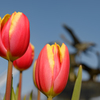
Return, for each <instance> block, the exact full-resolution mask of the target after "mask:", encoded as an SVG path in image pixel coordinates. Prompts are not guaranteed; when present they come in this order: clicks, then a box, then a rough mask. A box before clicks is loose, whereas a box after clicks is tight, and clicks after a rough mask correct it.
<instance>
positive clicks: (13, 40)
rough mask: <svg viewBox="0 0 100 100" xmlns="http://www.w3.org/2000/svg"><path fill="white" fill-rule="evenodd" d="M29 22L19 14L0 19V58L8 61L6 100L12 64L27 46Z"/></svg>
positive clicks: (8, 94) (8, 93) (9, 93)
mask: <svg viewBox="0 0 100 100" xmlns="http://www.w3.org/2000/svg"><path fill="white" fill-rule="evenodd" d="M29 40H30V26H29V20H28V18H27V17H26V15H24V14H23V13H21V12H18V13H17V12H14V13H13V14H12V15H9V14H6V15H5V16H4V17H3V18H2V19H1V17H0V56H1V57H3V58H5V59H7V60H8V73H7V84H6V100H10V97H11V96H10V95H11V79H12V62H13V61H14V60H16V59H18V58H19V57H21V56H22V55H23V54H24V53H25V51H26V50H27V47H28V45H29Z"/></svg>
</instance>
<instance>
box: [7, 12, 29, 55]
mask: <svg viewBox="0 0 100 100" xmlns="http://www.w3.org/2000/svg"><path fill="white" fill-rule="evenodd" d="M9 32H10V36H9V40H10V51H11V54H12V56H17V55H19V57H20V56H22V55H23V54H24V53H25V51H26V49H27V47H28V45H29V40H30V29H29V21H28V18H27V17H26V16H25V15H24V14H23V13H17V14H15V15H14V18H12V21H11V27H10V31H9ZM22 44H23V46H22ZM19 48H20V49H19Z"/></svg>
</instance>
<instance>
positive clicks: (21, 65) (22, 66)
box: [13, 43, 34, 71]
mask: <svg viewBox="0 0 100 100" xmlns="http://www.w3.org/2000/svg"><path fill="white" fill-rule="evenodd" d="M33 59H34V46H33V45H32V44H31V43H30V44H29V46H28V49H27V50H26V52H25V54H24V55H23V56H21V57H20V58H18V59H17V60H15V61H13V65H14V67H15V68H16V69H18V70H20V71H23V70H26V69H28V68H29V67H30V66H31V64H32V62H33Z"/></svg>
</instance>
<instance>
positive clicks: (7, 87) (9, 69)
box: [5, 60, 13, 100]
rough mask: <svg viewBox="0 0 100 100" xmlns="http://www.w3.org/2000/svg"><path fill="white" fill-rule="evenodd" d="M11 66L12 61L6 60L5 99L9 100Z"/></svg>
mask: <svg viewBox="0 0 100 100" xmlns="http://www.w3.org/2000/svg"><path fill="white" fill-rule="evenodd" d="M12 66H13V63H12V62H11V61H10V60H9V61H8V72H7V83H6V96H5V97H6V98H5V100H11V99H10V98H11V83H12Z"/></svg>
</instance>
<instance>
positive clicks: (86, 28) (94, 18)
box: [0, 0, 100, 94]
mask: <svg viewBox="0 0 100 100" xmlns="http://www.w3.org/2000/svg"><path fill="white" fill-rule="evenodd" d="M14 11H16V12H18V11H20V12H23V13H24V14H25V15H26V16H27V17H28V19H29V21H30V34H31V38H30V41H31V43H32V44H33V45H34V46H35V59H36V58H37V57H38V55H39V52H40V51H41V49H42V48H43V47H44V45H45V44H46V43H48V42H51V41H56V40H57V41H58V40H59V41H60V42H64V41H63V40H62V39H61V38H60V34H61V33H63V34H64V35H65V36H66V37H67V38H68V39H70V37H69V35H68V34H67V32H66V31H65V30H64V29H63V27H62V24H64V23H65V24H67V25H68V26H69V27H71V28H72V29H73V30H74V32H75V33H76V35H77V36H78V38H79V39H80V40H81V41H84V42H85V41H87V42H95V43H96V44H97V47H95V51H99V52H100V1H99V0H98V1H97V0H96V1H93V0H89V1H86V0H85V1H79V0H78V1H73V2H72V1H68V0H50V1H49V0H40V1H35V0H16V1H14V0H9V1H3V0H2V2H0V16H1V17H2V18H3V16H4V15H5V14H7V13H9V14H12V13H13V12H14ZM66 45H67V46H68V48H69V51H70V52H72V51H73V50H72V48H71V47H70V46H69V45H68V44H66ZM91 55H92V56H91V57H85V56H84V57H82V59H81V60H82V61H84V62H86V63H88V64H89V65H90V66H97V58H96V56H95V55H94V54H92V53H91ZM7 65H8V63H7V61H6V60H5V59H3V58H1V57H0V75H1V73H3V72H4V71H5V70H7ZM32 70H33V64H32V66H31V68H29V69H28V70H26V71H24V72H23V81H22V94H25V93H27V91H30V89H31V88H32V87H33V80H32ZM18 79H19V74H17V75H16V76H15V77H14V82H13V86H14V89H15V88H16V86H17V84H18ZM5 88H6V84H4V85H3V86H2V87H1V88H0V93H4V92H5Z"/></svg>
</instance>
